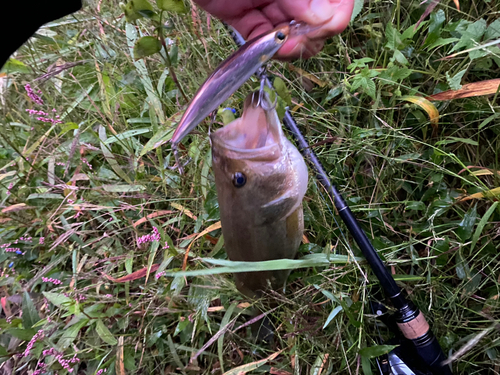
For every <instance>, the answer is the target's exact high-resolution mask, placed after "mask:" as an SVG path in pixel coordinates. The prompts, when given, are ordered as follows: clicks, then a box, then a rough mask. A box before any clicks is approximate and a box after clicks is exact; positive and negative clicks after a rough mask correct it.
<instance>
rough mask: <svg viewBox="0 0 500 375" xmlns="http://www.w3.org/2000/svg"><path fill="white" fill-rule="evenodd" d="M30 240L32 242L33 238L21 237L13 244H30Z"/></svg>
mask: <svg viewBox="0 0 500 375" xmlns="http://www.w3.org/2000/svg"><path fill="white" fill-rule="evenodd" d="M32 240H33V237H28V236H26V237H24V236H21V237H19V239H18V240H15V241H14V243H17V241H25V242H32Z"/></svg>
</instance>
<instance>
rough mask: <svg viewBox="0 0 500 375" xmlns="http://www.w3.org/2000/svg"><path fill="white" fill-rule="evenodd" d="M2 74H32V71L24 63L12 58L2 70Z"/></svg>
mask: <svg viewBox="0 0 500 375" xmlns="http://www.w3.org/2000/svg"><path fill="white" fill-rule="evenodd" d="M0 72H1V73H7V74H9V73H31V72H32V70H31V68H30V67H28V66H27V65H25V64H24V63H23V62H22V61H19V60H16V59H14V58H12V57H11V58H10V59H9V60H8V61H7V62H6V63H5V65H4V66H3V68H2V69H1V70H0Z"/></svg>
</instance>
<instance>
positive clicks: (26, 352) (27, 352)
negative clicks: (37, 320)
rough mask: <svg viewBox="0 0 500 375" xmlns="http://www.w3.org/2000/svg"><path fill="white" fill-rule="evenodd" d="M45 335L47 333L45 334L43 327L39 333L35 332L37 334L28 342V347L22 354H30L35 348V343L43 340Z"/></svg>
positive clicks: (25, 355) (24, 355)
mask: <svg viewBox="0 0 500 375" xmlns="http://www.w3.org/2000/svg"><path fill="white" fill-rule="evenodd" d="M44 337H45V335H44V334H43V329H41V330H39V331H38V332H37V333H35V336H33V337H32V338H31V340H30V342H29V343H28V346H27V347H26V349H25V350H24V352H23V354H22V356H23V357H27V356H29V355H30V351H31V349H33V345H35V342H37V341H38V340H43V339H44Z"/></svg>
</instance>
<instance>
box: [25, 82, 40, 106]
mask: <svg viewBox="0 0 500 375" xmlns="http://www.w3.org/2000/svg"><path fill="white" fill-rule="evenodd" d="M24 89H25V90H26V93H27V94H28V96H29V97H30V99H31V100H33V101H34V102H35V103H36V104H39V105H42V104H43V100H42V98H40V97H39V96H38V95H37V94H35V93H34V92H33V89H32V88H31V85H30V84H29V83H27V84H26V85H25V86H24ZM41 92H42V91H41V90H38V93H41Z"/></svg>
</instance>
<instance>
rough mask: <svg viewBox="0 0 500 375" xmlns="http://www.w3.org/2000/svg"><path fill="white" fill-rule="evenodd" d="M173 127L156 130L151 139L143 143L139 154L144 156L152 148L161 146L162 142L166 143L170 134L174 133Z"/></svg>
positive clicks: (170, 136)
mask: <svg viewBox="0 0 500 375" xmlns="http://www.w3.org/2000/svg"><path fill="white" fill-rule="evenodd" d="M174 130H175V128H170V129H161V130H159V131H158V132H156V133H155V134H154V135H153V136H152V137H151V139H150V140H149V141H148V143H146V144H145V145H144V148H143V149H142V150H141V153H140V154H139V156H144V155H145V154H147V153H148V152H149V151H151V150H154V149H155V148H157V147H159V146H161V145H162V144H164V143H167V142H168V141H169V140H170V138H172V135H173V134H174Z"/></svg>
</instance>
